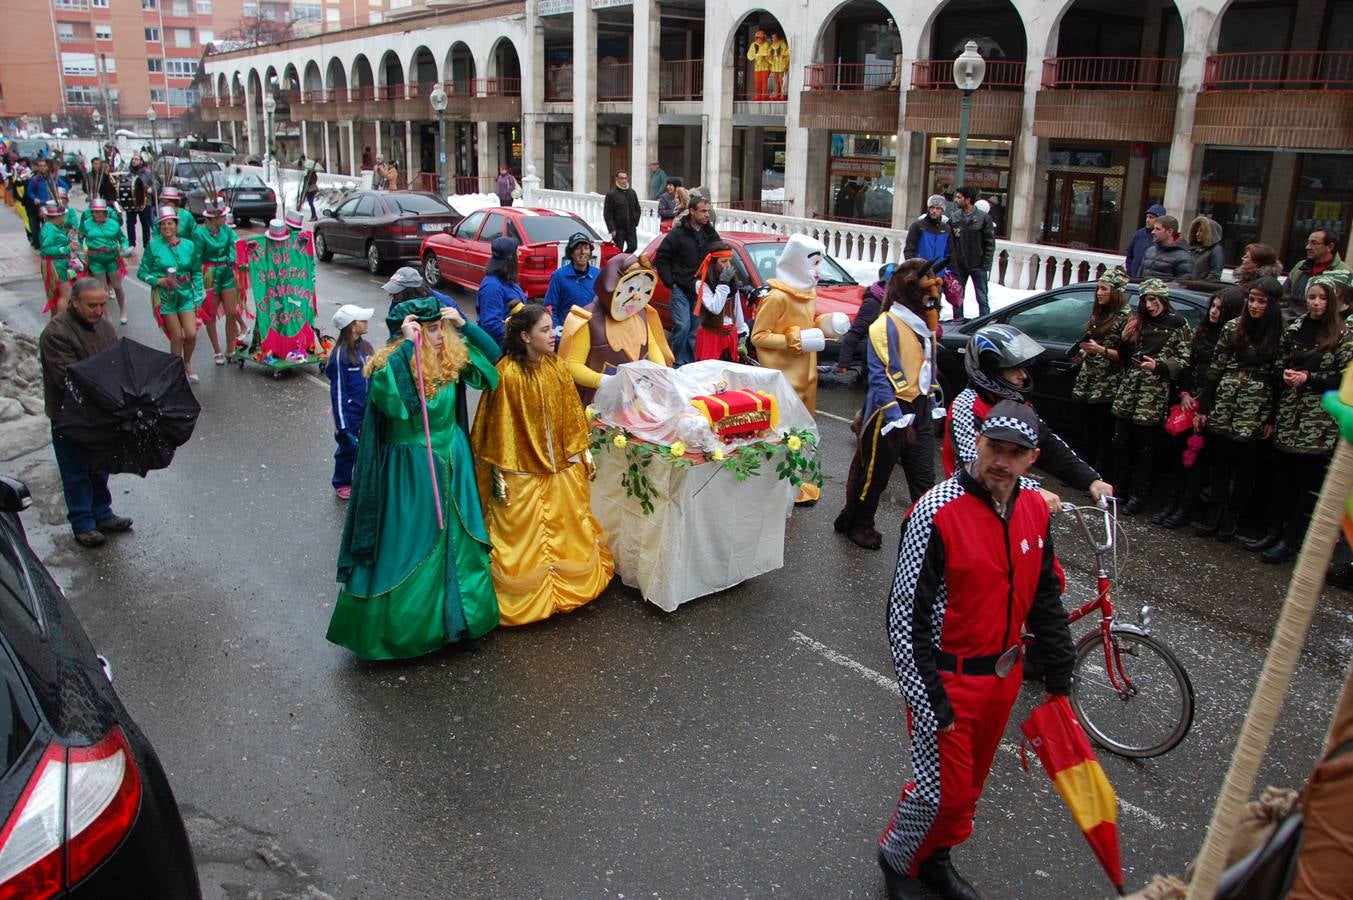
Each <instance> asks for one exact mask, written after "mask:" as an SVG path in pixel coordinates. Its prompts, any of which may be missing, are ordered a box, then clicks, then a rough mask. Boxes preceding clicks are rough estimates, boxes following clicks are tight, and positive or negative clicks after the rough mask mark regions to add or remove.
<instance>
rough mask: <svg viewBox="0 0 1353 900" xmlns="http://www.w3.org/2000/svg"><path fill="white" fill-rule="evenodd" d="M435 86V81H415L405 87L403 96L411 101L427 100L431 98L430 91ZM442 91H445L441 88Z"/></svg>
mask: <svg viewBox="0 0 1353 900" xmlns="http://www.w3.org/2000/svg"><path fill="white" fill-rule="evenodd" d="M436 86H437V82H435V81H417V82H414V83H413V84H410V85H406V90H405V93H404V96H405V97H408V98H409V99H411V100H417V99H423V100H426V99H427V98H429V97H431V96H432V89H433V88H435V87H436ZM442 90H444V91H445V90H446V88H442ZM448 93H449V92H448Z"/></svg>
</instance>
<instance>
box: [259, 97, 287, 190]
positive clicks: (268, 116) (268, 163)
mask: <svg viewBox="0 0 1353 900" xmlns="http://www.w3.org/2000/svg"><path fill="white" fill-rule="evenodd" d="M275 112H277V98H276V97H275V96H273V93H272V91H269V92H268V96H266V97H264V98H263V113H264V116H263V180H264V181H265V182H266V183H267V184H269V185H271V184H272V164H273V158H272V116H273V113H275ZM277 200H278V202H279V203H281V204H282V208H283V209H284V210H285V209H286V201H285V200H283V199H282V186H281V185H278V186H277Z"/></svg>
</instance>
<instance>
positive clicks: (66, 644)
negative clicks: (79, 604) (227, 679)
mask: <svg viewBox="0 0 1353 900" xmlns="http://www.w3.org/2000/svg"><path fill="white" fill-rule="evenodd" d="M30 502H31V501H30V499H29V495H28V488H27V487H25V486H24V485H23V484H22V483H21V482H18V481H15V480H12V479H9V478H5V477H3V476H0V691H2V692H3V696H0V708H3V709H4V710H5V713H4V715H0V743H2V744H3V746H4V748H5V759H4V772H3V774H0V815H3V816H4V818H5V825H4V828H3V830H0V896H6V897H26V898H41V897H56V896H60V897H89V898H95V897H165V898H168V897H188V898H192V897H199V896H201V891H200V889H199V887H198V881H197V871H196V869H195V868H194V865H193V854H192V849H191V847H190V846H189V844H188V835H187V832H186V831H185V830H184V827H183V819H182V817H181V816H180V815H179V810H178V805H177V804H176V803H175V802H174V793H173V791H171V790H170V788H169V782H168V780H167V779H166V778H165V774H164V769H163V768H162V767H161V766H160V761H159V759H158V758H156V756H155V751H154V750H153V749H151V746H150V742H149V741H147V740H146V736H145V735H144V734H142V733H141V730H140V729H139V728H137V726H136V723H135V722H134V721H132V718H131V716H130V715H128V713H127V710H126V709H125V708H124V707H123V706H122V701H121V700H119V699H118V696H117V694H116V693H115V692H114V691H113V686H112V683H111V682H110V681H109V676H108V667H107V663H106V662H105V661H104V660H103V659H102V658H101V657H99V656H98V655H97V654H96V653H95V652H94V647H93V646H92V645H91V644H90V642H89V637H88V636H87V635H86V634H85V632H84V629H83V628H82V627H81V626H80V622H79V620H78V619H76V617H75V613H74V611H73V610H72V609H71V607H70V604H69V602H68V601H67V600H66V598H65V596H64V595H63V594H62V593H61V589H60V588H59V587H57V585H56V582H55V581H53V580H52V577H51V575H49V574H48V572H47V569H46V567H44V566H43V564H42V561H41V560H39V559H38V558H37V556H36V555H35V554H34V553H33V550H32V548H31V547H29V545H28V539H27V537H26V536H25V534H24V529H23V524H22V523H21V522H20V520H19V516H18V513H19V511H20V510H22V509H24V508H25V507H27V506H28V505H29V504H30Z"/></svg>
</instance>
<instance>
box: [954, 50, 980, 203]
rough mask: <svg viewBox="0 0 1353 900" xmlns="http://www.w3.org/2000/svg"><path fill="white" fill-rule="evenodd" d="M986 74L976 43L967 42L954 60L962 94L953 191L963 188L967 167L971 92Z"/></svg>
mask: <svg viewBox="0 0 1353 900" xmlns="http://www.w3.org/2000/svg"><path fill="white" fill-rule="evenodd" d="M986 74H987V62H986V60H984V59H982V54H980V53H978V52H977V42H976V41H968V43H967V45H966V46H964V48H963V54H962V55H961V56H960V57H959V58H958V59H956V60H954V84H955V85H956V86H957V87H958V89H959V90H960V91H962V93H963V104H962V106H961V107H960V111H959V115H958V169H957V171H956V172H955V173H954V190H958V189H959V188H960V187H962V186H963V180H964V178H965V177H966V175H967V172H966V169H967V167H968V116H969V115H971V113H972V95H973V92H974V91H976V90H977V89H978V88H980V87H981V86H982V78H983V76H985V75H986Z"/></svg>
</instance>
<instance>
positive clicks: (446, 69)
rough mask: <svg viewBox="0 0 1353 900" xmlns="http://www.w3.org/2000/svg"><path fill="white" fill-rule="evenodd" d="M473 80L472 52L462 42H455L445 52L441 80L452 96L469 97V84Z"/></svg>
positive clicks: (473, 63) (468, 46) (467, 45)
mask: <svg viewBox="0 0 1353 900" xmlns="http://www.w3.org/2000/svg"><path fill="white" fill-rule="evenodd" d="M474 79H475V61H474V51H472V50H471V49H470V45H469V44H466V43H465V42H464V41H455V42H454V43H452V44H451V46H450V47H449V48H447V51H446V60H445V63H444V64H443V66H442V80H443V81H445V82H446V83H447V84H448V85H450V86H451V87H449V88H447V91H448V92H449V93H452V94H457V95H464V96H469V94H470V82H472V81H474Z"/></svg>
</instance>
